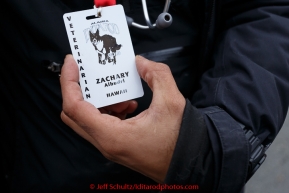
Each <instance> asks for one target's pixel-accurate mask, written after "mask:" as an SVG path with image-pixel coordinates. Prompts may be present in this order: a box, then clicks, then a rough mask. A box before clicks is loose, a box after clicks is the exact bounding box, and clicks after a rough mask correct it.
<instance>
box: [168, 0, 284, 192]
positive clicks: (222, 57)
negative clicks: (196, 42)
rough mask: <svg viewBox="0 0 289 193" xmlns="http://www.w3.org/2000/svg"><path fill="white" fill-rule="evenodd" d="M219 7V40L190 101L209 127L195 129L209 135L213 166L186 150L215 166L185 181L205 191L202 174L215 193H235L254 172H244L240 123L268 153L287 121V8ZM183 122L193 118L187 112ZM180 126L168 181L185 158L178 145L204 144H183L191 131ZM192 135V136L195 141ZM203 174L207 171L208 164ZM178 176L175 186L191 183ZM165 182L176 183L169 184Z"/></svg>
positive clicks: (245, 147) (245, 148) (246, 154)
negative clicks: (196, 178) (211, 64)
mask: <svg viewBox="0 0 289 193" xmlns="http://www.w3.org/2000/svg"><path fill="white" fill-rule="evenodd" d="M220 7H221V13H220V15H221V20H220V21H221V22H220V28H219V32H220V33H218V34H217V37H216V38H217V41H216V44H215V47H214V54H213V58H212V63H213V67H212V68H211V69H209V70H208V71H207V72H205V73H204V74H203V76H202V78H201V80H200V85H201V87H200V89H199V90H198V91H197V92H196V93H195V94H194V96H193V98H192V100H191V103H192V105H193V106H195V107H196V108H197V111H199V112H200V113H202V115H203V118H204V121H205V123H206V127H205V128H204V127H202V128H199V130H200V129H201V130H204V129H205V130H207V132H208V136H209V137H208V140H209V143H210V144H211V145H210V147H211V150H212V154H210V155H213V159H212V158H209V156H208V155H209V153H207V154H202V153H199V154H195V153H194V152H190V151H189V150H190V148H187V152H186V155H187V156H186V159H189V160H190V159H191V160H193V159H202V160H201V162H202V163H204V165H205V164H207V161H210V162H211V164H213V165H214V167H213V170H210V171H213V173H206V174H204V173H202V172H200V171H201V170H198V171H197V170H194V172H191V173H190V176H193V175H195V176H198V182H200V183H201V184H199V186H200V187H202V186H206V185H209V184H210V181H209V180H206V178H208V177H207V176H206V175H213V176H214V177H213V181H214V184H213V188H212V192H218V193H232V192H236V193H238V192H240V191H241V189H242V188H243V186H244V184H245V182H246V179H247V176H248V175H249V172H251V171H250V170H249V172H248V168H249V160H250V157H251V153H252V152H251V150H252V145H251V143H250V142H249V140H248V139H247V137H246V136H245V133H244V131H243V128H242V127H241V124H242V125H244V126H245V127H246V128H247V129H249V130H251V131H252V132H253V134H254V135H255V136H256V137H257V138H258V139H259V142H260V143H262V144H263V145H264V146H266V145H268V144H270V143H271V142H272V141H273V140H274V138H275V137H276V135H277V134H278V132H279V130H280V129H281V127H282V124H283V122H284V120H285V117H286V114H287V110H288V104H289V52H288V51H289V25H288V24H289V1H277V0H274V1H273V0H267V1H256V0H255V1H252V0H251V1H233V0H228V1H223V3H222V4H221V5H220ZM220 29H221V30H220ZM184 116H186V117H187V116H191V118H192V119H195V118H194V117H193V116H194V114H192V113H187V114H186V113H185V114H184ZM184 120H186V119H184ZM185 125H186V124H183V125H182V127H181V132H180V135H179V139H178V142H177V146H176V148H175V152H174V156H173V159H172V162H171V168H170V170H169V173H168V174H169V175H170V176H173V175H172V173H171V172H172V171H174V167H173V164H175V163H176V161H177V159H180V158H177V156H175V155H177V154H178V153H179V152H180V151H184V150H181V149H180V147H179V146H178V144H180V143H181V141H186V143H187V144H186V146H187V147H191V146H200V144H208V142H204V141H202V140H191V141H190V140H186V138H187V136H186V135H182V134H181V133H183V132H187V130H188V128H186V126H185ZM196 131H197V132H199V131H198V129H195V130H194V132H196ZM194 132H191V135H192V136H193V133H194ZM185 136H186V137H185ZM192 138H193V137H192ZM196 143H200V144H196ZM201 146H204V145H201ZM184 154H185V153H184ZM188 155H190V156H189V157H190V158H188ZM198 156H199V157H198ZM188 163H191V162H187V163H182V166H181V167H180V166H179V169H178V171H176V170H175V174H179V173H182V172H184V171H185V170H187V169H188V168H195V167H194V166H190V165H189V164H188ZM202 167H203V168H208V167H209V164H207V167H205V166H202ZM196 172H199V173H196ZM183 177H184V178H182V180H179V181H177V180H176V179H175V181H177V182H180V181H182V183H183V184H194V183H195V182H196V181H192V180H191V179H193V178H190V177H185V175H183ZM200 179H204V180H203V181H202V180H200ZM167 180H168V181H170V182H173V180H172V178H169V177H168V178H167Z"/></svg>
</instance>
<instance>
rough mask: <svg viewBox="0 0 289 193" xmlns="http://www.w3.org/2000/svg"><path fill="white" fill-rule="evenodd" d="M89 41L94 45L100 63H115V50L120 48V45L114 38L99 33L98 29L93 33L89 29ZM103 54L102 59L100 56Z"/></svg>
mask: <svg viewBox="0 0 289 193" xmlns="http://www.w3.org/2000/svg"><path fill="white" fill-rule="evenodd" d="M89 36H90V41H91V43H92V45H93V46H94V48H95V50H96V51H97V52H98V59H99V63H100V64H106V62H107V61H108V62H109V63H110V62H113V64H116V51H117V50H119V49H120V48H121V45H118V44H117V43H116V39H115V38H114V37H112V36H110V35H107V34H105V35H103V36H100V35H99V30H98V29H97V31H96V32H95V33H92V32H91V31H89ZM103 55H104V60H102V56H103Z"/></svg>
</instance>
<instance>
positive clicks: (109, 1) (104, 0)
mask: <svg viewBox="0 0 289 193" xmlns="http://www.w3.org/2000/svg"><path fill="white" fill-rule="evenodd" d="M94 4H95V7H105V6H111V5H115V4H116V0H94Z"/></svg>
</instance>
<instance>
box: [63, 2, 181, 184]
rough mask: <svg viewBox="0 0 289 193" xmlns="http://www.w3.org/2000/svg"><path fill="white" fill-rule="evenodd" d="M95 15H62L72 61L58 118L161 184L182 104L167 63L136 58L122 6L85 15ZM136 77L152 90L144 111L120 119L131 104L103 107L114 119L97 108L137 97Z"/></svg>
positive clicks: (138, 84)
mask: <svg viewBox="0 0 289 193" xmlns="http://www.w3.org/2000/svg"><path fill="white" fill-rule="evenodd" d="M87 13H89V14H87ZM109 13H113V14H109ZM120 13H122V15H119V14H120ZM93 14H95V10H87V11H83V12H76V13H68V14H65V15H64V20H67V21H66V22H65V23H66V28H67V31H68V36H69V40H70V43H71V46H72V52H73V55H74V58H75V60H73V59H72V57H71V56H67V57H66V59H65V62H64V65H63V67H62V71H61V77H60V83H61V90H62V96H63V111H62V112H61V119H62V120H63V122H64V123H66V124H67V125H68V126H69V127H71V128H72V129H73V130H74V131H75V132H76V133H78V134H79V135H80V136H81V137H83V138H85V139H86V140H87V141H89V142H90V143H91V144H93V145H94V146H95V147H96V148H97V149H98V150H99V151H100V152H101V153H102V154H103V155H104V156H105V157H106V158H107V159H109V160H111V161H113V162H116V163H119V164H122V165H124V166H126V167H128V168H131V169H133V170H135V171H137V172H139V173H142V174H144V175H146V176H148V177H149V178H151V179H153V180H155V181H156V182H159V183H162V182H164V180H165V177H166V174H167V171H168V169H169V166H170V162H171V158H172V155H173V152H174V149H175V145H176V141H177V138H178V134H179V130H180V126H181V123H182V116H183V111H184V107H185V104H186V101H185V99H184V97H183V96H182V94H181V93H180V91H179V90H178V87H177V85H176V83H175V80H174V78H173V76H172V73H171V71H170V69H169V67H168V66H167V65H165V64H161V63H156V62H153V61H149V60H147V59H145V58H143V57H141V56H137V57H136V58H135V57H134V54H133V50H132V46H131V42H130V39H129V36H127V35H126V36H124V34H127V32H128V31H127V30H128V29H127V24H126V23H125V22H126V21H125V17H124V13H123V9H122V7H121V6H118V5H117V6H112V7H105V8H103V9H102V15H103V18H102V19H97V20H96V21H93V22H91V21H90V22H87V21H86V20H85V19H86V17H87V15H88V16H91V15H93ZM106 15H108V16H107V17H106ZM109 15H110V16H109ZM75 16H77V17H75ZM78 17H79V18H80V19H79V20H78ZM115 17H117V18H115ZM75 20H76V21H78V22H77V24H76V22H75ZM93 20H94V19H93ZM74 22H75V23H74ZM114 24H115V25H114ZM87 26H88V27H87ZM79 29H81V30H79ZM126 31H127V32H126ZM83 33H84V34H85V35H83ZM107 42H109V43H107ZM107 44H109V45H108V49H107V50H106V48H105V47H106V46H105V45H107ZM112 44H113V45H114V46H113V48H112V47H111V45H112ZM114 52H115V54H113V55H109V54H111V53H114ZM107 53H108V54H107ZM76 63H78V65H77V64H76ZM77 68H78V69H77ZM138 73H139V75H138ZM79 76H80V84H81V90H80V88H79V85H78V80H79ZM139 76H141V78H142V79H143V80H144V81H145V82H146V83H147V84H148V86H149V87H150V88H151V89H152V92H153V99H152V102H151V104H150V107H149V108H148V109H147V110H145V111H143V112H142V113H140V114H139V115H137V116H135V117H132V118H130V119H124V118H123V117H124V116H123V115H125V114H126V113H130V112H132V111H134V109H135V108H136V105H137V104H136V102H135V101H128V102H122V103H118V104H115V105H111V106H107V107H105V108H106V110H108V111H113V112H115V113H117V115H114V116H112V115H113V114H112V115H108V114H105V113H102V112H101V109H97V108H98V107H101V106H105V105H109V104H112V103H116V102H121V101H124V100H128V99H130V98H133V97H138V96H141V95H142V94H143V91H142V87H141V82H140V78H139ZM91 82H93V84H92V83H91ZM106 85H107V86H106ZM115 90H118V91H119V92H118V94H117V93H115V92H116V91H115ZM124 90H127V91H124ZM81 91H82V92H81ZM121 91H122V92H121ZM88 94H90V95H88ZM87 96H89V97H87ZM84 100H85V101H84ZM119 115H120V116H119Z"/></svg>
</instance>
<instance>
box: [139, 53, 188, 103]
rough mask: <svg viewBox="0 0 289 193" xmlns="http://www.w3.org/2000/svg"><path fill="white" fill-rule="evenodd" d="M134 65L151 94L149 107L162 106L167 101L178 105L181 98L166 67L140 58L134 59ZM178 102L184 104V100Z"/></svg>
mask: <svg viewBox="0 0 289 193" xmlns="http://www.w3.org/2000/svg"><path fill="white" fill-rule="evenodd" d="M136 65H137V70H138V72H139V74H140V76H141V78H142V79H143V80H144V81H145V82H146V83H147V84H148V86H149V87H150V88H151V90H152V92H153V100H152V104H151V106H155V105H157V104H163V103H164V102H165V101H167V100H170V101H176V103H178V102H179V101H178V99H181V98H183V97H182V95H181V93H180V92H179V90H178V87H177V85H176V83H175V80H174V78H173V75H172V73H171V71H170V69H169V67H168V66H167V65H165V64H162V63H156V62H153V61H150V60H147V59H145V58H144V57H141V56H137V57H136ZM174 99H175V100H174ZM180 102H181V103H184V100H183V99H182V100H181V101H180Z"/></svg>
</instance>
